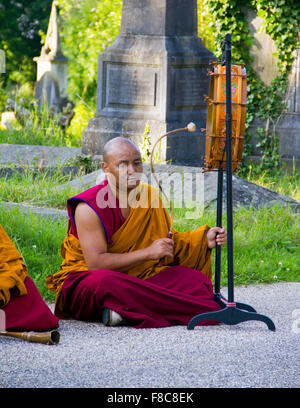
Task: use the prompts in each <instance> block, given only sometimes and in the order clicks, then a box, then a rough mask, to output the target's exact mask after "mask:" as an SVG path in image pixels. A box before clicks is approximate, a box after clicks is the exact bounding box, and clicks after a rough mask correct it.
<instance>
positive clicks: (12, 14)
mask: <svg viewBox="0 0 300 408" xmlns="http://www.w3.org/2000/svg"><path fill="white" fill-rule="evenodd" d="M51 4H52V0H39V1H36V0H18V1H15V0H0V21H1V29H0V49H3V50H4V51H5V54H6V74H1V79H3V80H4V82H5V84H6V85H8V84H9V83H14V82H18V83H21V84H24V83H26V82H28V81H29V82H32V81H34V80H35V76H36V64H35V62H34V61H33V58H34V57H37V56H39V55H40V51H41V43H40V36H39V31H40V30H42V31H45V30H46V29H47V25H48V20H49V15H50V10H51Z"/></svg>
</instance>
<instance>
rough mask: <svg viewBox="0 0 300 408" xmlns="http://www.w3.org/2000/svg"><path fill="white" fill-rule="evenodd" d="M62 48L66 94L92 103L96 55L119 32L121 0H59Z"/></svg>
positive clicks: (94, 89)
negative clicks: (66, 65) (66, 80)
mask: <svg viewBox="0 0 300 408" xmlns="http://www.w3.org/2000/svg"><path fill="white" fill-rule="evenodd" d="M58 5H59V9H60V11H59V16H60V35H61V41H62V49H63V52H64V54H65V55H66V56H67V57H68V58H69V64H68V94H69V97H70V99H71V100H72V101H74V102H75V101H76V100H77V95H80V97H81V98H83V99H84V100H85V101H87V103H88V104H90V103H93V104H94V105H95V104H96V87H97V68H98V67H97V61H98V55H99V54H100V53H101V52H103V50H104V49H105V48H106V47H107V46H109V45H110V44H111V43H112V42H113V40H114V39H115V37H116V35H117V34H118V33H119V29H120V21H121V11H122V0H114V1H113V2H112V1H109V0H101V1H99V0H84V1H82V0H78V1H76V2H74V0H59V1H58Z"/></svg>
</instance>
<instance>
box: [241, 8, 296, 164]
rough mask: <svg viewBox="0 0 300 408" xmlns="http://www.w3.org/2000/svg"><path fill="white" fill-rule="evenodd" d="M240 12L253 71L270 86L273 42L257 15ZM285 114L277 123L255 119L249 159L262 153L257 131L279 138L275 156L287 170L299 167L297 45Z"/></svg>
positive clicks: (273, 74) (274, 70)
mask: <svg viewBox="0 0 300 408" xmlns="http://www.w3.org/2000/svg"><path fill="white" fill-rule="evenodd" d="M243 12H244V14H245V16H246V19H247V21H248V26H249V31H250V33H251V35H252V36H253V38H254V45H253V46H252V47H251V48H250V55H252V56H253V62H252V67H253V69H254V71H255V72H256V74H257V75H258V76H259V78H260V79H261V80H262V81H263V82H264V83H265V84H266V85H270V84H271V82H272V80H273V79H274V78H275V77H276V76H277V75H278V73H279V69H278V66H277V62H278V59H277V57H276V56H274V53H276V51H277V49H276V45H275V42H274V41H273V40H272V39H271V37H270V36H269V35H268V34H267V33H266V32H265V30H261V24H262V19H261V18H260V17H258V16H257V13H256V12H255V11H254V10H252V9H249V8H243ZM285 99H286V110H285V111H283V112H282V114H281V116H280V118H279V120H278V121H277V122H276V123H271V121H270V122H268V121H264V120H262V119H261V118H258V117H256V118H255V119H254V121H253V122H252V123H251V125H250V127H249V131H250V133H251V142H252V144H253V149H252V154H253V156H250V157H249V159H251V160H253V161H258V162H259V161H260V159H261V154H262V153H261V151H260V148H259V147H257V146H256V145H257V142H258V139H257V137H256V136H255V133H256V131H257V128H263V129H266V130H268V132H269V133H273V134H275V135H276V137H277V138H278V152H279V154H280V156H281V159H280V160H281V163H286V165H287V167H290V168H291V167H292V166H293V165H294V164H295V165H296V166H297V167H299V165H300V42H299V46H298V49H297V50H296V51H295V53H294V62H293V66H292V69H291V73H290V76H289V85H288V90H287V94H286V98H285Z"/></svg>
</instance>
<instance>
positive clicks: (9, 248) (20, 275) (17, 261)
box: [0, 225, 28, 307]
mask: <svg viewBox="0 0 300 408" xmlns="http://www.w3.org/2000/svg"><path fill="white" fill-rule="evenodd" d="M27 275H28V272H27V268H26V266H25V264H24V262H23V258H22V255H21V254H20V252H19V251H18V250H17V248H16V247H15V245H14V243H13V242H12V240H11V239H10V238H9V236H8V235H7V233H6V232H5V231H4V229H3V227H2V226H1V225H0V307H4V306H6V305H7V303H8V302H9V301H10V299H11V296H12V295H13V296H22V295H26V294H27V290H26V287H25V284H24V280H25V278H26V276H27Z"/></svg>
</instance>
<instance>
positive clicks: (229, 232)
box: [225, 34, 234, 302]
mask: <svg viewBox="0 0 300 408" xmlns="http://www.w3.org/2000/svg"><path fill="white" fill-rule="evenodd" d="M225 58H226V187H227V263H228V269H227V271H228V301H229V302H234V294H233V292H234V291H233V219H232V147H231V145H232V114H231V35H230V34H226V35H225Z"/></svg>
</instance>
